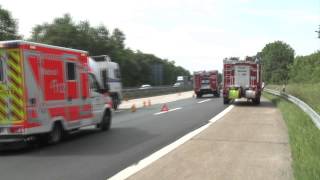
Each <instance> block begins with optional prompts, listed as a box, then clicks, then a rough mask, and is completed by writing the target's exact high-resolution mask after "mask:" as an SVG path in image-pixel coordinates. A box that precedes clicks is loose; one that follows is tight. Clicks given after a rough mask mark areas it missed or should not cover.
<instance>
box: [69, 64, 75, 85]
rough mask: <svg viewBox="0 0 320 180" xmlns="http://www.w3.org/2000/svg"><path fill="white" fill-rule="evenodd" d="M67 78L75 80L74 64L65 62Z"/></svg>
mask: <svg viewBox="0 0 320 180" xmlns="http://www.w3.org/2000/svg"><path fill="white" fill-rule="evenodd" d="M67 80H68V81H72V80H76V64H75V63H70V62H67Z"/></svg>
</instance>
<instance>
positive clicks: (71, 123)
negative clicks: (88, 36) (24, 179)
mask: <svg viewBox="0 0 320 180" xmlns="http://www.w3.org/2000/svg"><path fill="white" fill-rule="evenodd" d="M111 104H112V101H111V100H110V98H109V97H108V95H107V89H101V88H100V87H99V84H98V83H97V81H96V79H95V76H94V75H92V74H91V73H90V72H89V68H88V55H87V52H85V51H80V50H74V49H69V48H63V47H57V46H50V45H45V44H38V43H32V42H26V41H2V42H0V143H2V144H3V143H10V142H16V141H27V140H31V139H34V138H37V137H40V138H42V139H43V138H45V139H46V140H47V141H48V142H49V143H58V142H59V141H60V140H61V139H62V137H63V133H64V132H66V131H73V130H78V129H79V128H81V127H84V126H90V125H96V126H97V127H99V128H100V129H101V130H108V129H109V128H110V124H111V111H110V107H111Z"/></svg>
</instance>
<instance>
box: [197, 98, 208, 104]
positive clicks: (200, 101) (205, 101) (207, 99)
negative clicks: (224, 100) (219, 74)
mask: <svg viewBox="0 0 320 180" xmlns="http://www.w3.org/2000/svg"><path fill="white" fill-rule="evenodd" d="M208 101H211V99H206V100H203V101H199V102H197V103H198V104H201V103H204V102H208Z"/></svg>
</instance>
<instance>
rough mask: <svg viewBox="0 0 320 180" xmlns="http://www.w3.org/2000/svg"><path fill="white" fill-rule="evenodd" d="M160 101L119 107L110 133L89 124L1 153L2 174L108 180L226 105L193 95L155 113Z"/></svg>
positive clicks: (26, 178) (34, 179)
mask: <svg viewBox="0 0 320 180" xmlns="http://www.w3.org/2000/svg"><path fill="white" fill-rule="evenodd" d="M207 99H209V100H207ZM200 101H202V103H199V102H200ZM161 106H162V105H153V106H151V107H148V108H143V109H138V110H137V112H135V113H131V112H130V111H129V110H122V111H120V112H116V113H114V114H113V124H112V129H111V130H110V131H108V132H99V131H97V130H95V129H88V130H83V131H81V132H80V133H77V134H73V135H71V136H69V137H68V138H67V139H66V140H65V141H64V142H62V143H60V144H58V145H54V146H38V147H29V148H24V149H22V150H18V151H17V150H16V151H9V152H8V151H7V152H1V153H0V179H4V180H11V179H12V180H16V179H24V180H29V179H30V180H38V179H39V180H46V179H48V180H49V179H50V180H55V179H57V180H63V179H68V180H72V179H76V180H82V179H83V180H87V179H90V180H95V179H98V180H102V179H106V178H107V177H111V176H112V175H114V174H116V173H117V172H119V171H121V170H122V169H124V168H126V167H128V166H130V165H132V164H134V163H137V162H138V161H139V160H141V159H143V158H145V157H147V156H148V155H150V154H152V153H153V152H155V151H157V150H159V149H161V148H162V147H164V146H166V145H168V144H170V143H171V142H173V141H175V140H177V139H178V138H180V137H182V136H183V135H185V134H187V133H188V132H190V131H192V130H194V129H197V128H199V127H200V126H202V125H204V124H206V123H207V122H208V120H210V119H211V118H212V117H214V116H215V115H216V114H218V113H219V112H221V111H222V110H224V109H225V108H226V107H227V106H225V105H223V103H222V99H221V98H202V99H193V98H190V99H185V100H179V101H175V102H171V103H168V107H169V109H175V108H181V109H177V110H175V111H171V112H167V113H164V114H157V113H158V112H159V111H160V109H161Z"/></svg>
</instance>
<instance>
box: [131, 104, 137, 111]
mask: <svg viewBox="0 0 320 180" xmlns="http://www.w3.org/2000/svg"><path fill="white" fill-rule="evenodd" d="M136 111H137V108H136V105H135V104H133V105H132V106H131V112H136Z"/></svg>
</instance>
